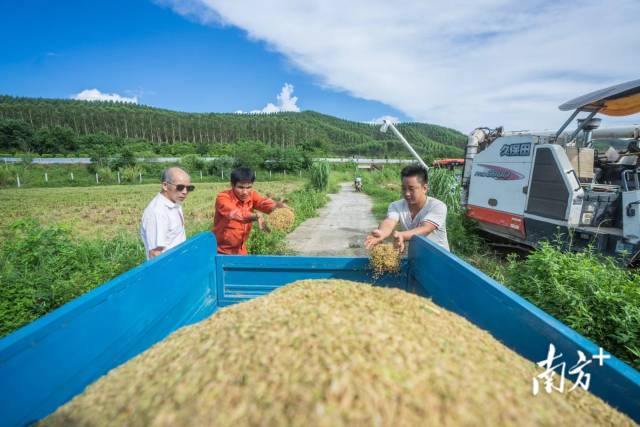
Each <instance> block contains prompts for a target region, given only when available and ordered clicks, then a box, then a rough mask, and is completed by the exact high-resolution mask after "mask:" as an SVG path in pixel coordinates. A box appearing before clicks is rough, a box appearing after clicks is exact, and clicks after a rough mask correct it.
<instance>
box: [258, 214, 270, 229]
mask: <svg viewBox="0 0 640 427" xmlns="http://www.w3.org/2000/svg"><path fill="white" fill-rule="evenodd" d="M257 221H258V229H259V230H260V231H267V232H268V231H269V227H267V223H266V222H265V221H264V218H263V217H262V216H261V215H258V219H257Z"/></svg>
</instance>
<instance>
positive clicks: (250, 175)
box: [231, 166, 256, 186]
mask: <svg viewBox="0 0 640 427" xmlns="http://www.w3.org/2000/svg"><path fill="white" fill-rule="evenodd" d="M255 180H256V174H255V172H254V171H252V170H251V169H250V168H248V167H246V166H240V167H239V168H235V169H234V170H232V171H231V185H232V186H234V185H236V184H237V183H239V182H246V181H250V182H253V181H255Z"/></svg>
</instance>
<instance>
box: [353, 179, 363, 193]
mask: <svg viewBox="0 0 640 427" xmlns="http://www.w3.org/2000/svg"><path fill="white" fill-rule="evenodd" d="M353 185H354V187H355V188H356V191H357V192H358V193H359V192H361V191H362V181H356V182H354V184H353Z"/></svg>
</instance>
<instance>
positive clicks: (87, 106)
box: [0, 96, 466, 159]
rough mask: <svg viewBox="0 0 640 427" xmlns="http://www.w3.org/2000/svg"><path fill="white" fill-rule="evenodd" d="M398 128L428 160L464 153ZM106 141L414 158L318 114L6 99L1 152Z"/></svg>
mask: <svg viewBox="0 0 640 427" xmlns="http://www.w3.org/2000/svg"><path fill="white" fill-rule="evenodd" d="M398 128H399V130H400V131H401V132H402V133H403V134H404V135H405V137H406V138H407V139H408V140H409V142H411V144H412V145H413V146H414V148H415V149H416V150H417V151H418V152H419V153H420V154H421V155H423V156H424V157H426V158H427V159H433V158H440V157H458V156H461V155H462V153H463V147H464V144H465V141H466V137H465V136H464V135H463V134H461V133H460V132H458V131H455V130H452V129H448V128H445V127H441V126H436V125H431V124H424V123H403V124H400V125H399V126H398ZM105 134H106V135H105ZM107 136H108V138H106V137H107ZM105 138H106V139H108V140H109V141H110V143H109V144H107V145H109V146H113V150H117V147H122V146H131V147H132V149H134V150H135V151H138V152H140V151H151V152H153V153H155V154H158V155H165V154H172V155H181V154H187V153H189V152H192V153H200V154H207V153H210V154H217V153H220V152H224V149H225V147H228V146H229V145H231V144H234V143H236V142H238V141H261V142H263V143H266V144H268V145H270V146H272V147H279V148H285V149H288V148H298V149H303V150H305V151H308V152H312V153H316V154H326V155H341V156H352V155H360V156H375V157H384V156H392V155H403V156H406V154H407V153H406V150H405V149H404V148H403V147H402V145H401V143H400V142H399V141H398V140H397V139H396V137H395V136H394V135H393V134H392V133H391V132H387V133H385V134H383V133H381V132H380V131H379V125H371V124H366V123H359V122H352V121H347V120H342V119H338V118H336V117H332V116H328V115H324V114H320V113H316V112H313V111H305V112H301V113H275V114H234V113H222V114H221V113H181V112H176V111H170V110H163V109H159V108H153V107H148V106H144V105H137V104H126V103H114V102H88V101H75V100H62V99H39V98H17V97H10V96H0V152H5V153H11V152H33V153H42V154H45V153H50V154H59V153H77V152H81V151H86V150H89V149H91V148H92V147H91V144H96V143H97V142H96V141H105V140H106V139H105Z"/></svg>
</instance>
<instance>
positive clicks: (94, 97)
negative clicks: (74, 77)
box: [71, 89, 138, 104]
mask: <svg viewBox="0 0 640 427" xmlns="http://www.w3.org/2000/svg"><path fill="white" fill-rule="evenodd" d="M71 98H73V99H77V100H80V101H112V102H128V103H132V104H137V103H138V97H137V96H133V97H130V98H129V97H126V96H120V95H118V94H117V93H102V92H100V91H99V90H98V89H85V90H83V91H82V92H80V93H77V94H75V95H72V96H71Z"/></svg>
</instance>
